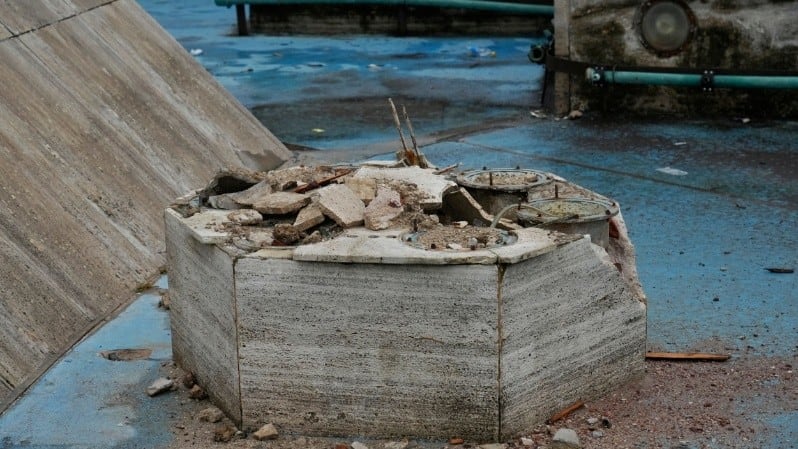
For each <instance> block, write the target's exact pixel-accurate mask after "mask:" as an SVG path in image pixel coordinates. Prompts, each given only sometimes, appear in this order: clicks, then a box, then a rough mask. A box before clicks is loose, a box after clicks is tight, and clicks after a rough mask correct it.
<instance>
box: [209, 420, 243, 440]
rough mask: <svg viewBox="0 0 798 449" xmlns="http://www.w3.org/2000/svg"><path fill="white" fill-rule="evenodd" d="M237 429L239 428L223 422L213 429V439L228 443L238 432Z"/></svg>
mask: <svg viewBox="0 0 798 449" xmlns="http://www.w3.org/2000/svg"><path fill="white" fill-rule="evenodd" d="M236 430H237V429H236V428H235V427H233V426H231V425H229V424H222V425H220V426H218V427H216V428H215V429H213V441H218V442H220V443H227V442H228V441H230V440H232V439H233V436H234V435H235V434H236Z"/></svg>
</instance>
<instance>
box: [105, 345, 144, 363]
mask: <svg viewBox="0 0 798 449" xmlns="http://www.w3.org/2000/svg"><path fill="white" fill-rule="evenodd" d="M151 354H152V349H147V348H140V349H110V350H108V351H100V357H102V358H104V359H108V360H111V361H113V362H128V361H131V360H141V359H146V358H147V357H149V356H150V355H151Z"/></svg>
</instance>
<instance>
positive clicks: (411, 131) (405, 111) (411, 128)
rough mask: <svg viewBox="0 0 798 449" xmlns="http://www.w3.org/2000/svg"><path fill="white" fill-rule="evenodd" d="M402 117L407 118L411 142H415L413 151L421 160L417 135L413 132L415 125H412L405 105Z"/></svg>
mask: <svg viewBox="0 0 798 449" xmlns="http://www.w3.org/2000/svg"><path fill="white" fill-rule="evenodd" d="M402 115H404V117H405V123H407V129H409V130H410V140H411V141H412V142H413V151H414V152H415V153H416V159H418V160H421V158H420V155H419V153H418V144H417V143H416V133H415V132H413V124H412V123H410V117H409V116H408V115H407V109H405V105H402Z"/></svg>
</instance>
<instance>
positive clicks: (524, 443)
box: [521, 437, 535, 446]
mask: <svg viewBox="0 0 798 449" xmlns="http://www.w3.org/2000/svg"><path fill="white" fill-rule="evenodd" d="M521 445H522V446H535V440H533V439H532V438H527V437H521Z"/></svg>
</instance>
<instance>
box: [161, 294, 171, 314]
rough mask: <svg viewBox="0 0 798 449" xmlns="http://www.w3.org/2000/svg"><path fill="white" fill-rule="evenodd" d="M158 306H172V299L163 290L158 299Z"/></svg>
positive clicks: (165, 308) (167, 307)
mask: <svg viewBox="0 0 798 449" xmlns="http://www.w3.org/2000/svg"><path fill="white" fill-rule="evenodd" d="M158 307H160V308H162V309H164V310H169V309H170V308H171V307H172V300H171V299H169V292H165V293H164V294H162V295H161V299H159V300H158Z"/></svg>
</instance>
